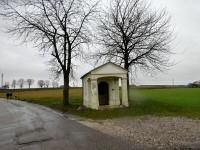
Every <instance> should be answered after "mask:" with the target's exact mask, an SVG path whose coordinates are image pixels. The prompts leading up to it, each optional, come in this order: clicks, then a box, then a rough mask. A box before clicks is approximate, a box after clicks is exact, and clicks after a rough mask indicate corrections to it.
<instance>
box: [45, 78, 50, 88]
mask: <svg viewBox="0 0 200 150" xmlns="http://www.w3.org/2000/svg"><path fill="white" fill-rule="evenodd" d="M44 83H45V87H46V88H48V87H49V84H50V81H49V80H45V81H44Z"/></svg>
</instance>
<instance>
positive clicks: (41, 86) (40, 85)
mask: <svg viewBox="0 0 200 150" xmlns="http://www.w3.org/2000/svg"><path fill="white" fill-rule="evenodd" d="M38 86H39V87H40V88H43V87H44V86H45V82H44V80H38Z"/></svg>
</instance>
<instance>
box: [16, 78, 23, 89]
mask: <svg viewBox="0 0 200 150" xmlns="http://www.w3.org/2000/svg"><path fill="white" fill-rule="evenodd" d="M24 83H25V80H24V79H19V80H18V81H17V84H18V85H19V87H20V88H21V89H22V88H23V87H24Z"/></svg>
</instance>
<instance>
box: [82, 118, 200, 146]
mask: <svg viewBox="0 0 200 150" xmlns="http://www.w3.org/2000/svg"><path fill="white" fill-rule="evenodd" d="M80 123H82V124H84V125H87V126H88V127H91V128H94V129H97V130H99V131H101V132H104V133H107V134H110V135H112V136H116V137H120V138H123V139H125V140H126V141H129V142H131V143H132V144H142V145H144V146H147V147H149V148H150V149H190V150H191V149H198V150H200V120H193V119H188V118H180V117H153V116H144V117H133V118H120V119H112V120H101V121H93V120H80Z"/></svg>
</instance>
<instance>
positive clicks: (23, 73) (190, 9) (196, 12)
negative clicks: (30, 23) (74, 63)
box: [0, 0, 200, 85]
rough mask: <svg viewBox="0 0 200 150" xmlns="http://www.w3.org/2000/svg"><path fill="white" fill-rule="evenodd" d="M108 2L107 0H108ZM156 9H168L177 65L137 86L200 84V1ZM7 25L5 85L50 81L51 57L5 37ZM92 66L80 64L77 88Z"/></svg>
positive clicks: (140, 79)
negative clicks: (173, 29)
mask: <svg viewBox="0 0 200 150" xmlns="http://www.w3.org/2000/svg"><path fill="white" fill-rule="evenodd" d="M105 1H106V0H105ZM151 2H152V5H153V6H154V7H156V8H161V7H162V8H163V7H164V8H166V9H167V11H168V13H169V14H170V15H171V17H172V24H173V26H174V27H175V32H176V40H175V41H174V43H173V49H174V52H175V53H176V54H175V55H173V56H172V58H171V60H172V61H174V62H175V63H176V65H174V66H173V67H171V68H170V70H168V71H166V72H164V73H158V74H156V75H154V76H150V75H148V74H144V73H141V72H140V73H138V75H137V78H136V79H135V84H172V80H173V79H174V81H175V84H187V83H189V82H192V81H195V80H200V65H199V64H200V63H199V62H200V28H199V27H200V9H199V7H200V1H199V0H151ZM5 26H7V24H6V23H5V22H4V21H2V20H0V73H1V72H3V73H4V75H5V81H8V82H10V83H11V82H12V80H13V79H19V78H24V79H27V78H33V79H35V80H38V79H44V80H46V79H51V78H50V75H49V72H48V65H47V61H48V57H43V56H41V54H40V53H39V52H38V50H37V49H36V48H33V47H32V46H31V45H30V44H26V45H20V44H19V43H18V42H16V41H15V38H13V37H11V36H10V35H8V34H6V33H4V31H5V28H4V27H5ZM92 68H93V66H90V65H89V64H83V63H81V64H80V66H79V67H78V68H77V72H76V76H77V81H76V85H80V83H81V81H80V79H79V78H80V76H81V75H83V74H84V73H86V72H87V71H89V70H90V69H92Z"/></svg>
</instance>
